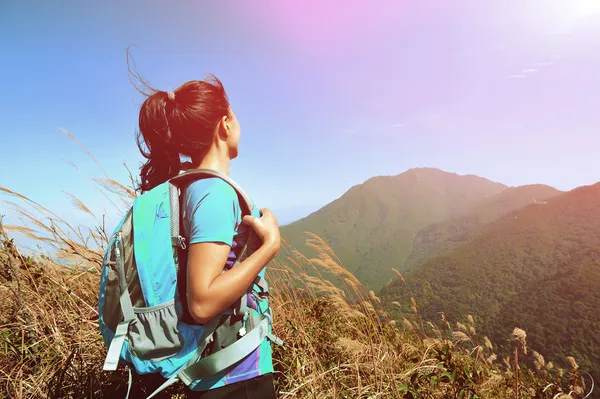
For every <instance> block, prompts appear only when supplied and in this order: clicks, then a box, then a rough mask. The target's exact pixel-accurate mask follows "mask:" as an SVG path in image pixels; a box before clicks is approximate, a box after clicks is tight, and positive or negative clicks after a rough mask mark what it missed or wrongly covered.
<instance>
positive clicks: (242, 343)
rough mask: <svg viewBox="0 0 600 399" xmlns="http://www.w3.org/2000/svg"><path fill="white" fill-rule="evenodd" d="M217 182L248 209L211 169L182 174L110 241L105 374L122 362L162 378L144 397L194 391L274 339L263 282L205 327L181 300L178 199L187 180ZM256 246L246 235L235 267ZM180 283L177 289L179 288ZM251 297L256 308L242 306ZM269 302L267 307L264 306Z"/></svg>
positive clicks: (134, 210)
mask: <svg viewBox="0 0 600 399" xmlns="http://www.w3.org/2000/svg"><path fill="white" fill-rule="evenodd" d="M208 177H218V178H221V179H222V180H224V181H225V182H227V183H228V184H230V185H231V186H232V187H233V188H234V189H235V191H236V193H237V195H238V198H239V202H240V207H241V209H242V217H243V216H245V215H249V214H251V212H252V210H253V204H252V202H251V201H250V200H249V198H248V196H247V195H246V194H245V193H244V192H243V190H242V189H241V188H240V187H239V186H238V185H237V184H236V183H235V182H234V181H233V180H232V179H230V178H229V177H228V176H226V175H224V174H221V173H219V172H217V171H215V170H212V169H192V170H188V171H186V172H182V173H180V174H179V175H177V176H175V177H173V178H171V179H170V180H168V181H167V182H165V183H162V184H160V185H158V186H156V187H154V188H153V189H152V190H149V191H148V192H145V193H144V194H142V195H140V196H139V197H137V198H136V199H135V200H134V203H133V205H132V206H131V208H130V209H129V210H128V212H127V214H126V215H125V216H124V217H123V218H122V219H121V221H120V223H119V224H118V225H117V227H116V228H115V230H114V232H113V233H112V234H111V236H110V237H109V240H108V245H107V248H106V250H105V253H104V258H103V265H102V272H101V278H100V292H99V298H98V315H99V317H98V322H99V323H98V324H99V327H100V333H101V335H102V338H103V340H104V344H105V346H106V347H107V349H108V350H107V355H106V360H105V362H104V370H112V371H114V370H116V369H117V366H118V364H120V363H121V364H124V365H125V366H126V368H127V369H128V370H129V373H130V374H129V386H128V389H127V397H128V396H129V392H130V389H131V384H132V379H131V370H130V367H133V368H135V370H136V372H137V373H138V374H148V373H160V374H161V375H162V376H163V377H165V378H166V379H167V381H166V382H165V383H164V384H163V385H162V386H161V387H159V388H158V389H157V390H156V391H155V392H153V393H152V394H151V395H150V396H149V398H151V397H153V396H154V395H156V394H157V393H158V392H160V391H162V390H163V389H165V388H167V387H168V386H169V385H171V384H173V383H175V382H177V381H182V382H183V383H184V384H186V385H187V386H188V387H190V388H192V387H193V386H194V385H195V384H194V382H196V383H197V382H198V381H199V380H201V379H202V378H206V377H208V376H212V375H214V374H216V373H218V372H220V371H223V370H225V369H226V368H227V367H229V366H231V365H233V364H234V363H236V362H238V361H240V360H242V359H243V358H244V357H246V356H247V355H248V354H250V353H251V352H252V351H254V350H255V349H256V348H257V347H258V346H259V345H260V344H261V343H262V341H263V340H264V338H265V337H267V338H268V339H269V340H271V341H272V342H273V343H276V344H278V345H282V344H283V341H281V340H280V339H279V338H278V337H276V336H274V335H273V333H272V321H273V320H272V313H271V308H270V307H266V311H261V310H260V309H261V308H264V306H262V307H261V306H258V304H259V303H264V300H265V299H266V298H267V297H268V294H269V290H268V285H267V282H266V281H265V280H264V279H263V278H261V277H260V276H258V277H257V278H256V279H255V281H254V283H253V284H252V285H251V287H250V288H249V289H248V291H247V292H246V293H245V294H244V295H243V296H242V297H241V298H240V299H239V300H237V301H236V302H235V303H234V304H233V305H232V306H231V307H230V308H228V309H226V310H225V311H224V312H222V313H221V314H220V315H218V316H216V317H214V318H213V319H212V320H211V321H209V322H207V323H206V324H204V325H202V326H201V325H197V324H196V323H194V321H193V320H192V319H191V316H190V315H189V311H188V309H187V299H186V296H185V295H186V294H185V293H186V287H185V285H186V284H185V278H186V273H187V271H186V269H187V251H186V248H187V247H186V244H185V238H184V237H182V235H181V232H180V226H181V223H182V215H181V214H180V201H181V197H182V195H181V193H182V192H183V190H185V188H186V187H187V185H189V184H190V183H191V182H193V181H195V180H197V179H201V178H208ZM259 246H260V239H259V238H258V236H257V235H256V233H255V232H254V231H253V229H249V236H248V238H247V241H246V245H244V246H243V247H242V248H240V249H239V250H238V251H237V252H238V253H237V254H236V255H237V256H236V262H235V264H234V265H233V266H232V267H236V266H237V265H238V264H239V263H240V262H242V261H243V260H244V259H245V257H247V256H249V255H250V254H251V253H252V252H253V251H255V250H256V249H257V248H258V247H259ZM178 282H182V284H178ZM248 296H251V297H252V298H251V299H253V300H254V303H255V304H257V306H256V307H257V308H258V309H259V310H258V311H257V312H256V313H257V314H253V313H254V312H252V311H250V309H249V308H248V299H249V298H248ZM267 302H268V301H267Z"/></svg>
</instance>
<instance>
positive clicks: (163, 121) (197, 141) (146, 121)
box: [127, 46, 230, 193]
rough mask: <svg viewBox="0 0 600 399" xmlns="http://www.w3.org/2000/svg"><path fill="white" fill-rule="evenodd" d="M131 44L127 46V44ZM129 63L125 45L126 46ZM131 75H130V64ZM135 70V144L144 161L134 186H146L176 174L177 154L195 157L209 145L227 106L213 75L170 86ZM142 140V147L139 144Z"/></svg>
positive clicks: (195, 158)
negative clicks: (139, 100) (139, 99)
mask: <svg viewBox="0 0 600 399" xmlns="http://www.w3.org/2000/svg"><path fill="white" fill-rule="evenodd" d="M130 47H131V46H130ZM127 55H128V58H127V65H128V67H129V49H128V51H127ZM129 72H130V80H131V74H132V72H131V69H130V68H129ZM133 76H134V77H135V78H136V79H137V80H139V81H140V82H141V83H142V86H143V87H144V88H145V89H146V91H144V90H141V89H139V88H138V87H137V86H136V85H135V83H134V82H133V81H132V83H133V84H134V86H135V87H136V89H137V90H138V91H139V92H140V93H142V94H144V95H145V96H147V97H148V98H146V100H145V101H144V103H143V104H142V106H141V108H140V116H139V131H138V132H137V134H136V140H137V145H138V148H139V150H140V152H141V153H142V155H143V156H144V158H146V159H147V160H148V161H147V162H146V163H145V164H144V165H143V166H142V168H141V171H140V178H141V181H140V186H139V187H138V191H141V192H142V193H144V192H146V191H149V190H151V189H153V188H154V187H156V186H157V185H159V184H161V183H164V182H165V181H167V180H168V179H170V178H171V177H174V176H176V175H177V174H178V173H179V171H180V170H181V168H182V163H181V156H182V155H183V156H187V157H190V158H191V159H192V162H195V163H197V162H199V160H200V159H201V158H202V157H203V156H204V154H205V153H206V151H208V149H209V147H210V145H211V143H212V139H213V134H214V130H215V127H216V126H217V124H218V123H219V120H220V119H221V118H222V117H223V116H225V115H228V114H229V112H230V108H229V107H230V106H229V99H228V98H227V94H226V93H225V89H224V88H223V84H222V83H221V81H220V80H219V79H218V78H217V77H216V76H214V75H209V76H208V78H207V79H206V80H191V81H188V82H186V83H184V84H182V85H181V86H179V87H178V88H177V89H176V90H175V91H173V92H166V91H159V90H156V89H154V88H152V87H150V86H149V85H148V84H147V83H146V82H144V80H143V79H142V78H141V76H140V75H139V74H137V73H135V72H134V73H133ZM143 145H145V147H146V149H144V148H143Z"/></svg>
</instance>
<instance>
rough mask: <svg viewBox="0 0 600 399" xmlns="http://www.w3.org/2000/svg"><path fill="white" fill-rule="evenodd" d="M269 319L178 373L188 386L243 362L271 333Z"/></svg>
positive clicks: (263, 320)
mask: <svg viewBox="0 0 600 399" xmlns="http://www.w3.org/2000/svg"><path fill="white" fill-rule="evenodd" d="M268 328H269V319H268V318H266V317H264V318H263V319H262V320H261V322H260V323H259V324H258V325H257V326H256V327H255V328H253V329H252V330H251V331H250V332H249V333H247V334H246V335H244V336H243V337H242V338H240V339H239V340H237V341H235V342H234V343H233V344H231V345H229V346H228V347H226V348H224V349H221V350H220V351H218V352H215V353H213V354H212V355H210V356H207V357H205V358H204V359H201V360H200V361H198V362H197V363H194V364H192V365H191V366H188V367H186V368H184V369H183V370H181V371H180V372H179V373H177V376H178V377H179V379H180V380H181V381H183V382H184V383H185V384H186V385H190V384H191V383H192V382H194V381H197V380H200V379H202V378H204V377H206V376H210V375H213V374H216V373H218V372H220V371H222V370H225V369H226V368H227V367H229V366H231V365H233V364H234V363H236V362H238V361H240V360H242V359H243V358H244V357H246V356H248V355H249V354H250V353H251V352H252V351H254V350H255V349H256V348H257V347H258V346H259V345H260V344H261V343H262V341H263V339H264V338H265V337H266V336H267V334H268V333H269V331H268Z"/></svg>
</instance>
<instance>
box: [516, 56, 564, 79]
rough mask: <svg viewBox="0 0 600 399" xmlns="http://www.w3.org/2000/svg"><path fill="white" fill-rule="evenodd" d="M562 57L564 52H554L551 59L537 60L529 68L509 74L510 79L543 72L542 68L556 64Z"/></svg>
mask: <svg viewBox="0 0 600 399" xmlns="http://www.w3.org/2000/svg"><path fill="white" fill-rule="evenodd" d="M561 58H563V56H562V54H554V55H552V56H551V57H550V60H549V61H541V62H536V63H534V64H532V65H531V66H529V67H527V68H523V69H521V72H519V73H515V74H512V75H509V76H508V78H509V79H524V78H526V77H527V76H530V75H531V74H534V73H538V72H541V71H542V69H544V68H548V67H550V66H552V65H554V63H555V61H557V60H560V59H561Z"/></svg>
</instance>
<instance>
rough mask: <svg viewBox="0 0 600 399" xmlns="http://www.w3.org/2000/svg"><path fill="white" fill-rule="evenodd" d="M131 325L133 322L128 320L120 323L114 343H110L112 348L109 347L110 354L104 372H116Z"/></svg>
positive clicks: (107, 355)
mask: <svg viewBox="0 0 600 399" xmlns="http://www.w3.org/2000/svg"><path fill="white" fill-rule="evenodd" d="M129 323H131V320H126V321H122V322H120V323H119V325H118V326H117V329H116V331H115V335H114V337H113V339H112V341H110V346H109V347H108V353H107V354H106V359H105V360H104V367H103V370H109V371H115V370H116V369H117V365H118V364H119V358H120V356H121V349H122V348H123V343H124V342H125V335H126V334H127V330H128V329H129Z"/></svg>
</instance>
